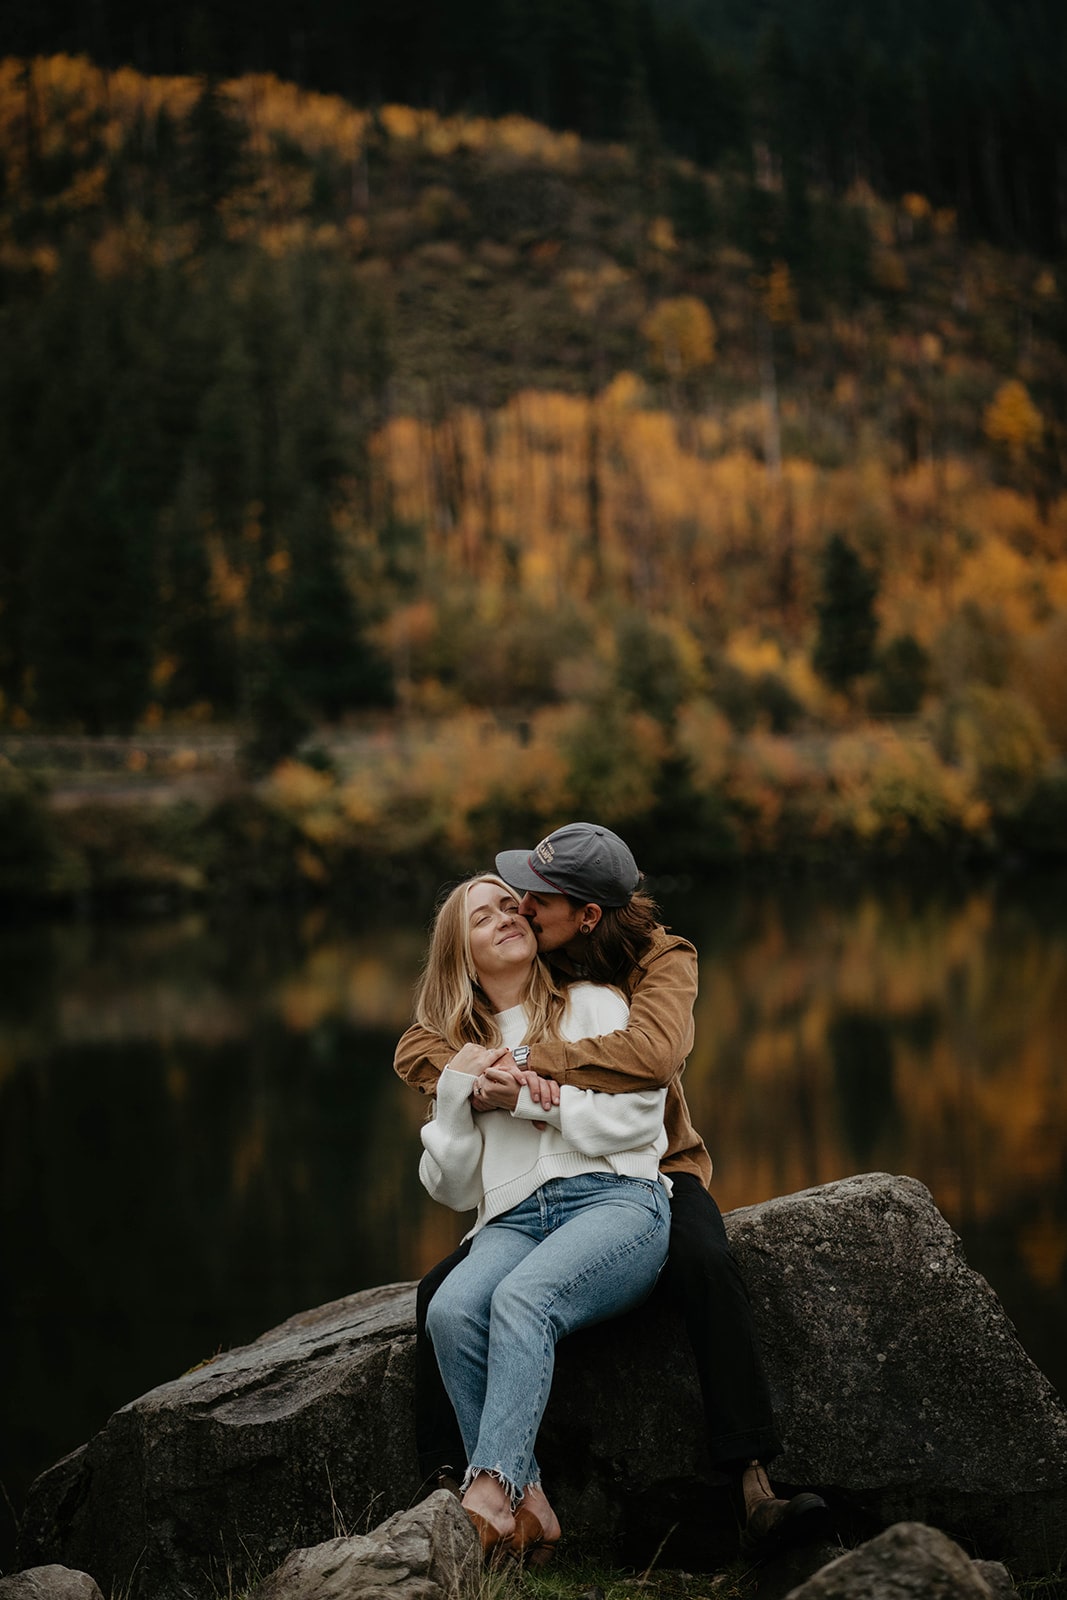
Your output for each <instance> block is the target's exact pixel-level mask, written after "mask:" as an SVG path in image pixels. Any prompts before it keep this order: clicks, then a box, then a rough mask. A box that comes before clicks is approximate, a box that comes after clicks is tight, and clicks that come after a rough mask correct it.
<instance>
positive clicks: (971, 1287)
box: [20, 1174, 1067, 1600]
mask: <svg viewBox="0 0 1067 1600" xmlns="http://www.w3.org/2000/svg"><path fill="white" fill-rule="evenodd" d="M726 1225H727V1229H728V1232H729V1235H730V1239H731V1242H732V1245H733V1248H734V1250H735V1252H736V1253H737V1255H738V1258H739V1260H740V1261H741V1264H742V1266H743V1268H744V1270H745V1273H746V1277H747V1279H748V1283H749V1286H750V1291H751V1294H752V1299H753V1305H754V1309H755V1313H756V1318H757V1324H758V1327H759V1331H760V1337H761V1341H762V1343H763V1347H764V1354H765V1358H766V1362H767V1367H768V1373H769V1377H770V1382H771V1387H772V1390H773V1393H774V1397H775V1402H776V1406H777V1411H778V1416H779V1423H780V1427H781V1430H782V1435H783V1439H784V1442H785V1451H784V1454H783V1455H782V1456H781V1457H780V1458H779V1460H778V1461H776V1462H775V1464H774V1468H773V1473H772V1476H773V1477H774V1479H775V1481H776V1482H777V1483H779V1484H782V1485H785V1486H796V1487H800V1486H805V1487H818V1488H821V1489H822V1490H823V1492H824V1493H825V1494H826V1495H827V1498H828V1499H829V1500H830V1501H831V1503H832V1505H833V1507H834V1508H835V1510H836V1512H837V1514H838V1516H839V1517H840V1518H841V1519H843V1521H844V1522H845V1523H847V1525H848V1527H847V1532H848V1534H849V1536H850V1537H854V1536H856V1535H857V1534H860V1535H863V1534H870V1533H875V1532H877V1531H878V1530H879V1529H882V1528H885V1527H888V1526H889V1525H890V1524H892V1523H896V1522H900V1521H913V1522H924V1523H932V1524H934V1525H936V1526H938V1527H942V1528H944V1529H946V1530H948V1531H949V1532H951V1533H953V1534H955V1535H957V1536H958V1537H960V1538H962V1539H964V1540H972V1541H974V1543H975V1544H976V1546H977V1549H978V1552H979V1553H980V1554H981V1555H984V1556H989V1557H995V1558H997V1559H1004V1560H1007V1561H1009V1563H1012V1564H1014V1566H1015V1567H1016V1568H1017V1569H1018V1570H1036V1571H1043V1570H1048V1569H1049V1567H1051V1566H1054V1565H1055V1559H1056V1556H1057V1555H1058V1554H1059V1553H1060V1551H1059V1549H1056V1550H1052V1549H1051V1548H1050V1546H1049V1540H1048V1535H1049V1531H1050V1530H1053V1532H1055V1530H1060V1537H1059V1542H1060V1545H1062V1544H1063V1542H1064V1540H1063V1537H1062V1530H1063V1529H1064V1528H1065V1527H1067V1412H1065V1411H1064V1408H1063V1406H1062V1404H1061V1403H1060V1401H1059V1400H1058V1398H1057V1396H1056V1395H1055V1393H1054V1391H1053V1390H1052V1387H1051V1385H1050V1384H1049V1383H1048V1381H1047V1379H1045V1378H1044V1377H1043V1376H1042V1374H1041V1373H1040V1372H1039V1371H1038V1370H1037V1368H1036V1367H1035V1366H1034V1365H1033V1363H1032V1362H1031V1361H1030V1360H1029V1358H1028V1357H1027V1356H1026V1354H1025V1352H1024V1351H1023V1350H1022V1348H1021V1347H1020V1345H1019V1344H1018V1341H1017V1340H1016V1338H1015V1336H1014V1333H1013V1330H1012V1327H1011V1324H1010V1323H1009V1322H1008V1320H1007V1318H1006V1317H1005V1315H1004V1313H1003V1311H1002V1309H1001V1307H1000V1305H999V1303H998V1302H997V1299H996V1297H995V1295H994V1294H993V1292H992V1290H991V1289H990V1288H989V1285H988V1284H987V1283H986V1282H985V1281H984V1279H982V1278H981V1277H979V1276H978V1274H976V1273H975V1272H973V1271H972V1270H971V1269H970V1268H969V1267H968V1266H967V1263H966V1261H965V1260H964V1258H963V1255H962V1253H961V1250H960V1247H959V1241H958V1240H957V1239H956V1237H955V1235H954V1234H953V1233H952V1231H951V1230H950V1229H949V1227H948V1225H947V1224H946V1222H945V1221H944V1219H943V1218H942V1217H941V1215H940V1213H939V1212H938V1211H937V1209H936V1207H935V1206H934V1204H933V1202H932V1200H931V1197H930V1195H929V1193H928V1191H927V1190H926V1189H925V1188H924V1187H923V1186H922V1185H921V1184H919V1183H916V1182H915V1181H914V1180H912V1179H909V1178H894V1177H889V1176H887V1175H885V1174H871V1175H867V1176H864V1177H857V1178H850V1179H847V1180H844V1181H842V1182H840V1183H832V1184H827V1185H825V1186H823V1187H820V1188H817V1189H810V1190H806V1191H804V1192H803V1193H800V1194H794V1195H790V1196H787V1197H785V1198H783V1199H780V1200H773V1201H769V1202H767V1203H766V1204H764V1205H759V1206H752V1207H749V1208H746V1209H744V1210H741V1211H736V1212H733V1213H731V1214H730V1215H729V1216H728V1217H727V1219H726ZM413 1309H414V1293H413V1288H412V1286H410V1285H403V1284H399V1285H392V1286H389V1287H386V1288H380V1289H374V1290H368V1291H366V1292H365V1293H363V1294H358V1295H353V1296H351V1297H349V1298H347V1299H345V1300H341V1301H337V1302H335V1303H333V1304H332V1305H328V1306H324V1307H321V1308H320V1309H319V1310H317V1311H311V1312H307V1313H304V1314H303V1315H300V1316H297V1317H293V1318H291V1319H290V1320H289V1321H288V1322H285V1323H283V1324H282V1325H281V1326H280V1327H278V1328H275V1329H273V1330H271V1331H270V1332H269V1333H266V1334H264V1335H263V1337H262V1338H260V1339H258V1340H257V1341H256V1342H255V1343H254V1344H251V1345H248V1346H246V1347H244V1348H243V1349H240V1350H233V1351H230V1352H229V1353H227V1354H226V1355H222V1356H219V1357H217V1358H216V1359H215V1360H214V1361H212V1362H211V1363H209V1364H208V1365H207V1366H205V1367H203V1368H201V1369H199V1370H198V1371H195V1372H192V1373H189V1374H187V1375H186V1376H185V1377H183V1378H180V1379H178V1380H177V1381H175V1382H173V1383H170V1384H165V1385H163V1386H162V1387H160V1388H157V1389H154V1390H152V1391H151V1392H150V1393H149V1394H147V1395H144V1396H143V1397H142V1398H141V1399H139V1400H136V1401H134V1402H133V1403H132V1404H130V1405H128V1406H126V1407H124V1408H123V1410H121V1411H119V1412H117V1413H116V1414H115V1416H113V1417H112V1418H111V1419H110V1421H109V1422H108V1423H107V1425H106V1426H105V1427H104V1428H103V1429H102V1431H101V1432H100V1433H99V1434H97V1435H96V1437H95V1438H93V1439H92V1440H90V1441H89V1443H88V1444H87V1445H84V1446H83V1447H82V1448H81V1449H80V1450H78V1451H76V1452H75V1453H74V1454H73V1455H71V1456H68V1457H67V1458H66V1459H65V1460H64V1461H62V1462H60V1463H59V1464H58V1465H57V1466H56V1467H53V1468H52V1469H51V1470H50V1471H49V1472H47V1473H45V1474H44V1475H43V1476H42V1477H41V1478H39V1479H38V1481H37V1483H36V1484H35V1485H34V1486H33V1489H32V1490H31V1494H30V1498H29V1503H28V1506H27V1510H26V1515H25V1517H24V1519H23V1529H22V1539H23V1543H22V1548H21V1551H20V1555H21V1559H22V1561H23V1563H24V1564H29V1563H30V1562H39V1561H49V1560H50V1561H57V1560H62V1561H66V1562H69V1563H71V1564H73V1565H75V1566H77V1567H80V1568H84V1569H85V1570H86V1571H88V1572H91V1573H92V1574H93V1576H94V1577H95V1578H96V1579H97V1580H98V1581H99V1583H100V1584H101V1587H102V1588H104V1589H105V1591H106V1590H108V1589H109V1588H110V1587H125V1586H129V1587H130V1593H131V1595H132V1596H134V1597H144V1600H179V1597H180V1600H186V1597H187V1596H190V1595H192V1596H210V1595H211V1594H212V1593H213V1592H215V1591H216V1590H217V1589H218V1588H220V1587H221V1588H225V1581H221V1582H220V1579H222V1580H225V1579H226V1577H227V1575H228V1576H229V1577H230V1578H240V1577H243V1575H244V1574H245V1573H246V1571H247V1570H248V1563H249V1561H251V1562H253V1563H254V1564H255V1568H256V1570H258V1571H259V1572H261V1573H262V1572H264V1571H270V1570H271V1569H272V1568H273V1567H274V1566H275V1565H276V1564H277V1563H278V1562H279V1561H281V1560H282V1558H283V1557H284V1556H285V1555H286V1554H287V1552H288V1551H290V1550H292V1549H293V1548H294V1547H296V1546H305V1545H313V1544H318V1543H321V1542H323V1541H326V1540H331V1539H333V1538H335V1537H336V1536H337V1535H338V1534H339V1533H345V1534H347V1533H352V1532H359V1531H361V1530H365V1529H367V1528H370V1527H373V1526H375V1525H376V1524H377V1523H379V1522H380V1521H381V1520H382V1518H383V1517H386V1516H388V1515H389V1514H391V1513H393V1512H395V1511H396V1510H397V1509H402V1508H405V1507H407V1506H409V1505H411V1504H412V1503H413V1501H414V1500H415V1499H416V1498H417V1496H418V1492H419V1485H418V1482H417V1478H416V1472H415V1460H414V1440H413V1433H412V1419H411V1394H412V1366H413V1361H412V1357H413V1345H414V1331H413V1320H412V1319H413ZM699 1416H700V1400H699V1391H698V1388H697V1383H696V1377H695V1374H694V1371H693V1367H692V1361H691V1358H690V1356H689V1353H688V1349H687V1346H686V1342H685V1336H684V1333H683V1331H682V1329H681V1327H680V1325H679V1324H678V1322H677V1320H676V1318H675V1317H674V1316H673V1315H672V1314H671V1313H670V1311H669V1310H668V1309H667V1307H666V1306H665V1305H663V1304H662V1303H660V1302H659V1301H658V1300H657V1299H656V1298H655V1297H654V1298H653V1300H652V1301H650V1302H649V1303H648V1304H647V1305H645V1306H643V1307H641V1308H640V1310H638V1311H637V1312H634V1313H631V1314H629V1315H628V1316H626V1317H624V1318H620V1319H618V1320H617V1321H616V1322H612V1323H606V1324H603V1325H601V1326H600V1327H597V1328H593V1329H589V1330H587V1331H585V1332H583V1333H582V1334H578V1335H575V1336H574V1337H573V1338H571V1339H569V1340H567V1341H566V1342H565V1344H564V1345H563V1346H562V1347H561V1350H560V1360H559V1365H558V1371H557V1378H556V1383H555V1385H554V1389H553V1396H552V1400H551V1402H550V1406H549V1411H548V1414H547V1416H546V1419H545V1425H544V1427H543V1429H542V1433H541V1437H540V1440H539V1444H538V1457H539V1459H540V1461H541V1464H542V1467H543V1469H544V1472H545V1476H546V1481H547V1483H548V1486H549V1488H550V1492H551V1494H552V1497H553V1500H554V1502H555V1503H556V1505H557V1507H558V1509H559V1511H560V1514H561V1518H562V1520H563V1523H564V1527H565V1528H566V1530H567V1534H568V1539H569V1541H571V1542H572V1548H573V1547H574V1546H576V1545H578V1544H579V1541H581V1542H582V1544H583V1546H586V1547H589V1548H591V1549H595V1550H596V1551H597V1552H598V1553H600V1554H603V1555H607V1556H609V1557H613V1558H617V1559H622V1560H628V1561H634V1562H637V1563H640V1564H641V1565H644V1564H647V1562H648V1561H650V1560H651V1559H652V1558H653V1556H654V1555H655V1553H656V1551H657V1549H661V1556H660V1559H661V1560H662V1561H664V1562H666V1563H668V1564H673V1565H685V1566H687V1567H689V1568H690V1569H693V1568H694V1567H698V1566H701V1567H707V1566H715V1565H720V1564H722V1563H725V1562H726V1561H728V1560H729V1559H730V1558H731V1556H732V1555H733V1554H734V1553H735V1550H736V1532H735V1530H734V1528H733V1525H732V1520H731V1518H730V1514H729V1511H728V1508H727V1505H726V1501H725V1497H724V1496H723V1495H722V1494H721V1492H717V1491H716V1489H715V1487H714V1485H715V1484H716V1482H717V1481H718V1480H716V1478H715V1474H714V1473H713V1472H712V1471H711V1469H710V1467H709V1464H708V1461H707V1459H706V1456H705V1454H704V1451H703V1447H702V1445H701V1442H700V1438H699V1422H698V1418H699ZM672 1529H673V1532H672V1531H671V1530H672ZM665 1539H666V1543H664V1541H665ZM1053 1542H1055V1539H1054V1541H1053ZM661 1547H662V1548H661Z"/></svg>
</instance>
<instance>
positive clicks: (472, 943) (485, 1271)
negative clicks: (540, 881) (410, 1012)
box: [416, 874, 670, 1562]
mask: <svg viewBox="0 0 1067 1600" xmlns="http://www.w3.org/2000/svg"><path fill="white" fill-rule="evenodd" d="M518 906H519V903H518V898H517V896H516V894H515V892H514V891H513V890H512V889H510V888H509V887H508V885H507V884H506V883H505V882H504V881H503V879H501V878H497V877H494V876H492V875H490V874H483V875H480V876H478V877H475V878H472V879H470V880H468V881H467V882H465V883H462V884H460V885H459V886H458V887H457V888H456V889H454V890H453V891H452V893H451V894H450V895H449V896H448V898H447V899H446V900H445V901H444V903H443V905H442V906H441V909H440V911H439V912H438V914H437V918H436V921H435V924H434V930H433V934H432V937H431V942H430V950H429V955H428V958H427V965H426V970H425V972H424V975H423V979H422V982H421V984H420V987H419V993H418V997H417V1002H416V1018H417V1021H418V1023H419V1024H420V1025H421V1026H422V1027H424V1028H427V1029H429V1030H430V1031H432V1032H434V1033H436V1034H438V1035H439V1036H440V1037H441V1038H442V1039H444V1040H445V1041H447V1043H448V1044H449V1045H450V1047H452V1048H453V1049H454V1051H455V1054H454V1055H453V1056H452V1058H451V1059H450V1060H449V1062H448V1064H447V1066H446V1067H445V1069H444V1071H443V1072H442V1073H441V1076H440V1079H439V1081H438V1086H437V1102H436V1108H435V1114H434V1117H433V1120H432V1121H431V1122H428V1123H427V1124H426V1125H425V1127H424V1128H423V1133H422V1143H423V1147H424V1150H423V1156H422V1160H421V1163H420V1166H419V1175H420V1177H421V1179H422V1182H423V1184H424V1185H425V1187H426V1189H427V1190H428V1191H429V1193H430V1194H432V1195H433V1196H434V1198H435V1199H438V1200H440V1201H441V1202H442V1203H443V1204H445V1205H447V1206H450V1207H451V1208H452V1209H453V1210H456V1211H466V1210H474V1211H476V1218H475V1222H474V1226H473V1228H472V1229H471V1232H470V1234H469V1235H468V1237H469V1238H470V1239H471V1247H470V1252H469V1254H468V1255H467V1257H466V1259H465V1260H464V1261H462V1262H461V1263H460V1265H459V1266H457V1267H456V1268H455V1270H454V1271H453V1272H451V1273H450V1274H449V1276H448V1278H447V1279H446V1281H445V1282H444V1283H443V1284H442V1286H441V1288H440V1289H439V1290H438V1291H437V1293H436V1294H435V1295H434V1297H433V1300H432V1302H431V1304H430V1310H429V1315H428V1319H427V1331H428V1333H429V1336H430V1338H431V1340H432V1342H433V1347H434V1351H435V1354H436V1356H437V1361H438V1365H439V1366H440V1369H441V1376H442V1378H443V1380H444V1383H445V1387H446V1389H447V1391H448V1394H449V1398H450V1399H451V1401H452V1405H453V1407H454V1408H455V1412H456V1416H457V1418H458V1421H459V1425H460V1432H461V1433H462V1436H463V1443H464V1446H465V1448H466V1453H467V1460H468V1463H469V1466H468V1468H467V1473H466V1476H465V1478H464V1480H463V1485H462V1497H463V1505H464V1508H465V1509H466V1511H467V1513H468V1515H469V1516H470V1518H471V1520H472V1521H473V1523H474V1525H475V1527H476V1528H477V1530H478V1534H479V1537H480V1539H481V1542H482V1547H483V1549H484V1550H485V1551H486V1552H487V1554H488V1553H490V1552H493V1553H499V1552H500V1551H505V1552H507V1553H516V1554H517V1553H524V1554H525V1555H526V1556H527V1558H528V1559H530V1560H532V1561H534V1562H541V1561H543V1560H546V1559H547V1558H548V1556H549V1555H550V1554H551V1552H552V1549H553V1548H554V1546H555V1544H556V1542H557V1540H558V1539H559V1535H560V1528H559V1522H558V1520H557V1518H556V1516H555V1513H554V1512H553V1510H552V1507H551V1505H550V1504H549V1502H548V1499H547V1497H546V1495H545V1492H544V1490H543V1488H542V1487H541V1481H540V1472H539V1470H538V1467H537V1462H536V1459H535V1457H534V1446H535V1442H536V1438H537V1430H538V1426H539V1424H540V1421H541V1418H542V1416H543V1414H544V1410H545V1406H546V1404H547V1401H548V1395H549V1389H550V1387H551V1382H552V1373H553V1367H554V1361H555V1347H556V1343H557V1341H558V1340H559V1339H560V1338H562V1337H563V1336H564V1335H565V1334H567V1333H572V1332H574V1330H575V1329H577V1328H582V1327H586V1326H588V1325H589V1324H590V1323H593V1322H599V1321H601V1320H603V1319H604V1318H606V1317H613V1316H616V1315H617V1314H618V1313H619V1312H621V1311H625V1310H627V1309H629V1308H630V1307H631V1306H634V1305H637V1304H639V1303H640V1302H641V1301H642V1300H644V1299H645V1297H646V1296H647V1295H648V1293H649V1291H650V1290H651V1289H652V1287H653V1285H654V1284H655V1281H656V1278H657V1275H658V1273H659V1271H660V1268H661V1267H662V1265H663V1262H664V1259H665V1256H666V1252H667V1238H668V1232H669V1223H670V1208H669V1205H668V1199H669V1187H668V1180H666V1179H664V1178H662V1177H661V1176H660V1172H659V1159H660V1156H661V1155H662V1153H663V1151H664V1150H665V1149H666V1135H665V1133H664V1129H663V1107H664V1101H665V1096H666V1091H665V1090H664V1089H644V1090H640V1091H635V1092H632V1093H626V1094H603V1093H597V1092H595V1091H593V1090H588V1089H577V1088H573V1087H564V1088H563V1089H562V1090H558V1091H555V1093H553V1092H552V1087H551V1086H550V1085H549V1084H548V1083H547V1082H546V1081H545V1080H543V1079H539V1078H538V1077H537V1075H536V1074H535V1073H532V1072H527V1071H524V1070H522V1067H521V1065H520V1069H519V1070H518V1071H516V1070H515V1068H514V1067H513V1066H511V1064H510V1063H511V1060H512V1059H513V1058H514V1059H515V1060H517V1061H519V1062H520V1064H521V1063H524V1054H523V1049H522V1046H523V1045H524V1044H532V1043H536V1042H537V1041H539V1040H545V1039H572V1040H577V1039H581V1038H588V1037H589V1036H590V1035H600V1034H605V1033H612V1032H614V1031H615V1030H617V1029H619V1028H623V1027H625V1026H626V1019H627V1016H628V1008H627V1005H626V1002H625V1001H624V1000H623V998H622V996H621V995H620V994H619V992H618V991H617V990H615V989H611V988H608V987H607V986H605V985H599V984H592V983H582V982H579V983H572V984H570V985H569V986H568V987H567V989H566V990H561V989H560V988H559V987H558V986H557V985H556V983H555V981H554V980H553V978H552V976H551V974H550V973H549V971H548V969H547V967H545V966H544V964H543V963H542V962H541V960H540V959H539V958H538V955H537V941H536V937H535V935H534V933H533V932H532V930H531V928H530V924H529V923H528V922H527V920H526V918H525V917H523V916H521V915H520V914H519V908H518ZM509 1049H510V1051H511V1055H510V1056H508V1061H509V1065H508V1067H507V1068H506V1069H505V1068H504V1067H503V1066H502V1065H498V1063H500V1062H501V1059H502V1058H503V1057H504V1056H507V1055H508V1051H509ZM475 1097H477V1101H478V1104H479V1105H489V1106H491V1107H492V1109H490V1110H484V1111H475V1110H474V1106H473V1101H474V1099H475Z"/></svg>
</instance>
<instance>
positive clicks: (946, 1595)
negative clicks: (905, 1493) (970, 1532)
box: [787, 1522, 1004, 1600]
mask: <svg viewBox="0 0 1067 1600" xmlns="http://www.w3.org/2000/svg"><path fill="white" fill-rule="evenodd" d="M1002 1570H1003V1569H1002ZM1003 1594H1004V1590H1003V1588H999V1589H996V1588H993V1587H991V1586H990V1584H989V1583H988V1582H987V1581H986V1578H985V1576H984V1574H983V1572H982V1568H981V1565H980V1564H979V1563H978V1562H976V1561H972V1560H970V1558H969V1557H968V1556H967V1555H965V1554H964V1552H963V1551H962V1550H961V1549H960V1547H959V1545H958V1544H954V1543H953V1541H952V1540H951V1539H947V1538H946V1537H945V1535H944V1534H943V1533H941V1532H939V1531H938V1529H936V1528H927V1527H925V1526H924V1525H923V1524H922V1523H917V1522H898V1523H896V1524H895V1525H894V1526H893V1527H891V1528H887V1529H886V1531H885V1532H884V1533H881V1534H879V1535H878V1537H877V1538H876V1539H871V1540H870V1541H869V1542H868V1543H867V1544H864V1545H861V1546H860V1548H859V1549H858V1550H849V1551H848V1552H847V1554H845V1555H843V1556H840V1557H839V1558H838V1559H837V1560H836V1561H831V1562H830V1563H829V1565H828V1566H825V1567H823V1568H822V1570H821V1571H819V1572H817V1573H816V1574H815V1575H814V1577H812V1578H809V1579H808V1581H807V1583H802V1584H801V1585H800V1587H799V1588H797V1589H792V1590H791V1591H790V1593H789V1596H788V1597H787V1600H996V1597H997V1596H998V1595H999V1596H1003Z"/></svg>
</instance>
